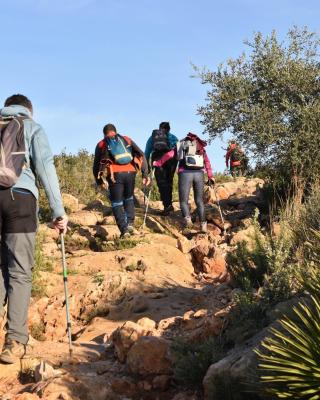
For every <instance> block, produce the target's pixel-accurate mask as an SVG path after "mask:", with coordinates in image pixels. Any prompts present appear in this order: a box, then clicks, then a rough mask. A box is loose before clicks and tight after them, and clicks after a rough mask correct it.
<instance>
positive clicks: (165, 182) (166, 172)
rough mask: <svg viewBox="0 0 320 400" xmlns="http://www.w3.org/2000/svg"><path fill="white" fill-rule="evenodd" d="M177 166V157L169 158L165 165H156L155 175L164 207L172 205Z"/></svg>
mask: <svg viewBox="0 0 320 400" xmlns="http://www.w3.org/2000/svg"><path fill="white" fill-rule="evenodd" d="M176 168H177V161H176V160H175V159H171V160H168V161H167V162H166V163H165V164H164V165H163V167H155V171H154V172H155V177H156V181H157V185H158V188H159V192H160V198H161V201H162V203H163V206H164V208H166V207H169V206H171V205H172V190H173V178H174V173H175V171H176Z"/></svg>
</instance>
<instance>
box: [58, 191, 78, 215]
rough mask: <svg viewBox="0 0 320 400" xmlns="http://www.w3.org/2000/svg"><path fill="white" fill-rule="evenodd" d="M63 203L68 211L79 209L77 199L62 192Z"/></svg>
mask: <svg viewBox="0 0 320 400" xmlns="http://www.w3.org/2000/svg"><path fill="white" fill-rule="evenodd" d="M62 201H63V205H64V207H65V208H66V210H67V212H68V213H73V212H77V211H78V210H79V200H78V199H77V198H76V197H74V196H72V194H68V193H62Z"/></svg>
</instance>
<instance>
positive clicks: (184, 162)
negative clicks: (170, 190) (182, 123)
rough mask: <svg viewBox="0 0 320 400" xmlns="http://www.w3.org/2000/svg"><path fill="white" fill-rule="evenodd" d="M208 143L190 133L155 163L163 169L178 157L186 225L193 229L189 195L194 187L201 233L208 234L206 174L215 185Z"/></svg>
mask: <svg viewBox="0 0 320 400" xmlns="http://www.w3.org/2000/svg"><path fill="white" fill-rule="evenodd" d="M206 145H207V143H206V142H205V141H203V140H201V139H200V138H199V137H198V136H197V135H195V134H194V133H191V132H190V133H189V134H188V135H187V136H186V137H185V138H184V139H182V140H181V141H180V142H178V144H177V146H176V147H175V148H174V149H172V150H170V151H169V152H167V153H166V154H164V155H163V157H162V158H161V159H160V160H158V161H155V162H154V163H153V165H154V166H156V167H162V165H163V164H165V163H166V162H167V161H168V160H170V159H172V158H173V157H176V158H177V159H178V161H179V164H178V175H179V201H180V208H181V213H182V216H183V218H184V224H185V226H186V227H187V228H191V227H192V220H191V215H190V208H189V204H188V201H189V195H190V190H191V187H193V193H194V201H195V203H196V205H197V213H198V217H199V220H200V226H201V232H204V233H206V232H207V221H206V217H205V208H204V201H203V193H204V173H205V172H206V173H207V175H208V180H209V181H210V184H214V178H213V174H212V168H211V164H210V160H209V158H208V155H207V153H206V150H205V147H206Z"/></svg>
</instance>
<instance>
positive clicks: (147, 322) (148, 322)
mask: <svg viewBox="0 0 320 400" xmlns="http://www.w3.org/2000/svg"><path fill="white" fill-rule="evenodd" d="M137 324H138V325H140V326H141V327H142V328H143V329H145V330H147V331H153V330H155V329H156V323H155V321H153V320H152V319H150V318H147V317H144V318H140V319H139V320H138V321H137Z"/></svg>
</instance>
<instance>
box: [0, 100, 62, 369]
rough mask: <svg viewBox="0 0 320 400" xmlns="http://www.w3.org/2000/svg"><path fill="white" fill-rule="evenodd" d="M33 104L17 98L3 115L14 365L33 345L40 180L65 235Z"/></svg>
mask: <svg viewBox="0 0 320 400" xmlns="http://www.w3.org/2000/svg"><path fill="white" fill-rule="evenodd" d="M32 114H33V106H32V103H31V101H30V100H29V99H28V98H27V97H25V96H23V95H21V94H16V95H13V96H11V97H9V98H8V99H7V100H6V101H5V103H4V108H2V109H1V110H0V132H1V153H4V154H5V159H4V158H2V159H1V162H0V223H1V272H2V275H1V279H0V296H1V299H0V300H1V303H0V304H1V316H2V318H4V317H5V311H4V305H5V304H7V324H6V335H5V342H4V346H3V349H2V352H1V354H0V361H1V362H3V363H7V364H13V363H15V362H17V361H18V360H19V359H21V358H22V357H23V356H25V354H26V351H27V347H29V346H27V345H28V339H29V335H28V307H29V301H30V295H31V285H32V267H33V264H34V246H35V237H36V230H37V225H38V221H37V199H38V189H37V186H36V178H39V179H40V182H41V183H42V185H43V187H44V189H45V192H46V195H47V198H48V200H49V204H50V208H51V210H52V217H53V225H54V227H55V229H56V230H57V231H59V232H64V233H65V232H66V229H67V222H68V219H67V216H66V214H65V210H64V208H63V203H62V199H61V194H60V189H59V182H58V178H57V174H56V170H55V167H54V163H53V156H52V153H51V150H50V146H49V143H48V140H47V137H46V134H45V132H44V130H43V128H42V127H41V126H40V125H39V124H38V123H36V122H35V121H34V120H33V119H32Z"/></svg>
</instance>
